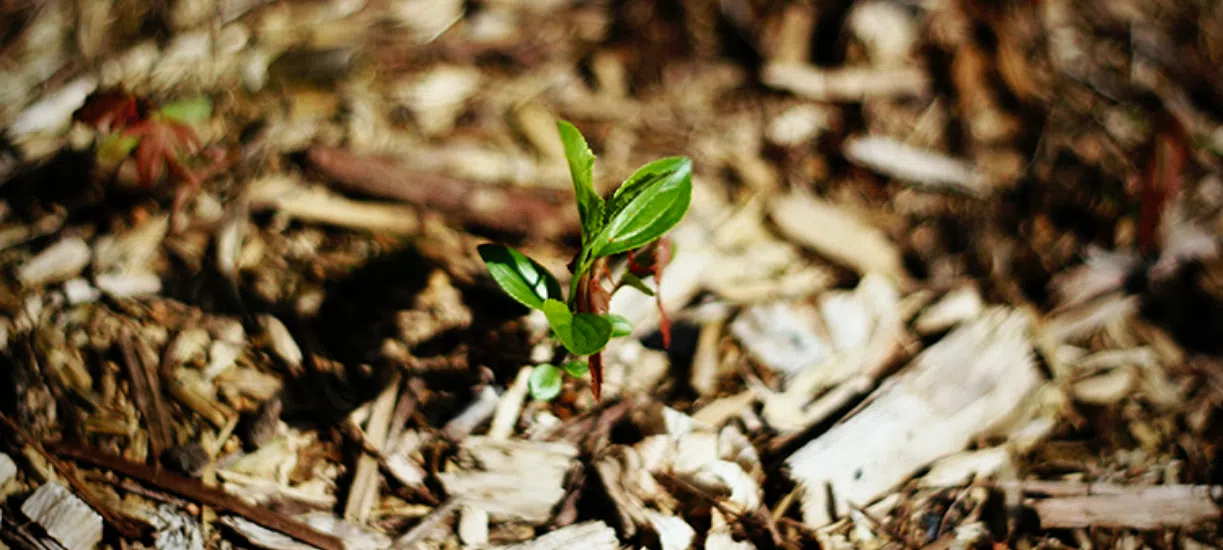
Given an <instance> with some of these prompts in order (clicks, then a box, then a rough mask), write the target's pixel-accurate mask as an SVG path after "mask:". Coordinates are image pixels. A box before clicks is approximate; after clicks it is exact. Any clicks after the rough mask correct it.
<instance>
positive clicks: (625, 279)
mask: <svg viewBox="0 0 1223 550" xmlns="http://www.w3.org/2000/svg"><path fill="white" fill-rule="evenodd" d="M620 284H622V285H628V286H631V287H633V288H635V289H637V290H640V291H641V292H642V294H645V295H646V296H654V289H652V288H650V287H649V286H648V285H646V284H645V281H643V280H641V277H638V276H636V275H633V274H632V273H631V272H628V271H625V272H624V275H622V276H621V277H620Z"/></svg>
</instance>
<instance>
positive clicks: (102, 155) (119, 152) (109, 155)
mask: <svg viewBox="0 0 1223 550" xmlns="http://www.w3.org/2000/svg"><path fill="white" fill-rule="evenodd" d="M137 145H140V136H133V135H126V134H123V133H120V132H115V133H113V134H110V135H108V136H106V137H104V138H102V139H101V140H99V141H98V147H97V152H98V160H99V161H101V162H103V163H105V164H109V163H114V162H119V161H121V160H123V159H125V158H127V157H128V156H129V155H131V154H132V149H135V148H136V146H137Z"/></svg>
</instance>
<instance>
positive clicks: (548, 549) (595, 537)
mask: <svg viewBox="0 0 1223 550" xmlns="http://www.w3.org/2000/svg"><path fill="white" fill-rule="evenodd" d="M499 548H502V549H505V550H569V549H570V548H582V549H583V550H617V549H618V548H620V540H619V539H617V538H616V530H615V529H612V528H611V527H609V526H608V525H607V524H606V523H603V522H602V521H587V522H582V523H575V524H573V525H570V526H568V527H563V528H560V529H557V530H555V531H553V532H551V533H548V534H546V535H544V536H542V537H539V538H536V539H534V540H530V541H527V542H523V543H519V544H514V545H510V546H501V547H499Z"/></svg>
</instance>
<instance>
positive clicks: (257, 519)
mask: <svg viewBox="0 0 1223 550" xmlns="http://www.w3.org/2000/svg"><path fill="white" fill-rule="evenodd" d="M55 451H56V452H57V453H59V454H62V455H64V456H68V457H70V458H73V459H75V460H79V461H82V462H87V463H90V464H93V465H95V466H99V467H101V468H106V469H107V470H113V471H115V472H118V473H120V474H122V475H125V476H127V477H130V478H134V479H137V480H140V481H141V482H144V483H147V484H149V485H153V486H155V487H157V488H158V489H161V490H163V491H166V492H169V493H174V494H176V495H179V496H181V497H183V498H186V499H188V500H193V501H196V502H199V503H200V504H203V505H205V506H211V507H213V508H217V509H219V510H225V511H227V512H230V513H233V514H237V515H239V516H242V517H243V518H246V519H248V520H250V521H252V522H254V523H256V524H258V525H260V526H263V527H266V528H268V529H272V530H274V531H278V532H280V533H282V534H285V535H287V536H290V537H292V538H294V539H297V540H299V541H301V542H304V543H306V544H312V545H314V546H317V547H319V548H322V549H323V550H344V543H343V541H341V540H340V539H339V538H338V537H336V536H334V535H330V534H327V533H323V532H320V531H317V530H315V529H314V528H312V527H310V526H309V525H306V524H304V523H302V522H300V521H297V520H295V519H292V518H290V517H288V516H284V515H281V514H277V513H275V512H272V511H270V510H268V509H266V508H260V507H258V506H253V505H251V504H247V503H246V502H244V501H242V500H240V499H238V498H235V497H234V496H233V495H231V494H229V493H226V492H225V491H223V490H220V489H215V488H212V487H207V486H205V485H204V484H202V483H200V482H199V481H196V480H194V479H191V478H189V477H185V476H180V475H178V474H175V473H172V472H169V471H167V470H154V469H151V468H149V467H148V466H146V465H144V464H139V463H136V462H130V461H128V460H127V459H125V458H122V457H119V456H115V455H112V454H110V453H106V452H103V451H99V450H97V449H89V448H85V447H80V446H76V445H57V446H56V447H55Z"/></svg>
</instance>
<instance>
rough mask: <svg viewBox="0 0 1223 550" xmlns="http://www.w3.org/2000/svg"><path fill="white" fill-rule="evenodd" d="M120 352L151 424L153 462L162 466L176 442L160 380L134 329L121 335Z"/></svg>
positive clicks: (138, 402)
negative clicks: (147, 358)
mask: <svg viewBox="0 0 1223 550" xmlns="http://www.w3.org/2000/svg"><path fill="white" fill-rule="evenodd" d="M118 343H119V351H120V352H122V355H123V366H125V367H127V374H128V377H129V378H131V380H132V388H131V394H132V401H135V402H136V408H137V409H140V416H143V417H144V421H145V422H146V423H147V424H148V432H149V447H151V449H150V450H151V451H152V455H153V462H154V464H158V463H159V462H158V461H159V460H161V455H162V453H163V452H165V451H166V449H169V448H170V446H171V441H172V440H173V437H172V435H171V434H170V427H169V426H168V425H166V419H167V418H169V415H168V414H166V409H165V404H164V403H163V402H162V400H161V388H160V387H159V386H160V385H159V384H157V381H158V377H157V376H156V374H155V373H154V371H153V369H150V368H147V367H146V366H145V364H144V358H143V357H141V353H140V350H139V349H137V348H136V345H137V342H136V339H135V337H134V336H133V335H132V327H131V326H130V325H124V327H123V329H122V330H120V332H119V339H118Z"/></svg>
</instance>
